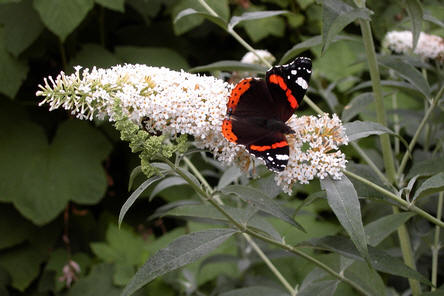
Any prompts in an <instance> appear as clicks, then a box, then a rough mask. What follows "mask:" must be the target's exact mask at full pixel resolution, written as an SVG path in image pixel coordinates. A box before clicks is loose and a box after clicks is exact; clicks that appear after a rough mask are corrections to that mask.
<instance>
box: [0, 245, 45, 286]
mask: <svg viewBox="0 0 444 296" xmlns="http://www.w3.org/2000/svg"><path fill="white" fill-rule="evenodd" d="M46 258H47V254H45V253H42V252H40V251H39V250H38V249H36V248H35V247H34V246H31V245H27V246H22V247H18V248H13V249H11V250H9V251H6V252H2V254H1V255H0V266H1V267H3V268H4V269H5V270H7V271H8V273H9V275H10V276H11V279H12V283H11V286H12V287H13V288H15V289H17V290H19V291H21V292H23V291H25V289H26V288H27V287H28V286H29V285H30V284H31V282H32V281H33V280H34V279H36V278H37V276H38V275H39V273H40V264H41V263H42V262H44V261H45V260H46Z"/></svg>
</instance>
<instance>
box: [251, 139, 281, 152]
mask: <svg viewBox="0 0 444 296" xmlns="http://www.w3.org/2000/svg"><path fill="white" fill-rule="evenodd" d="M285 146H288V142H287V141H281V142H277V143H274V144H273V145H271V146H270V145H265V146H257V145H250V149H251V150H256V151H266V150H270V149H276V148H282V147H285Z"/></svg>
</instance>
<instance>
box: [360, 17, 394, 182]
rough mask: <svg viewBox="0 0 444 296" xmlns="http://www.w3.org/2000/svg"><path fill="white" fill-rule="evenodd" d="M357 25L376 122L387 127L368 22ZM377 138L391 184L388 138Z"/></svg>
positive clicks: (386, 136)
mask: <svg viewBox="0 0 444 296" xmlns="http://www.w3.org/2000/svg"><path fill="white" fill-rule="evenodd" d="M359 24H360V26H361V32H362V39H363V41H364V46H365V51H366V54H367V60H368V66H369V72H370V78H371V80H372V88H373V95H374V98H375V105H376V117H377V121H378V122H379V123H380V124H382V125H384V126H387V119H386V115H385V108H384V101H383V96H382V87H381V78H380V75H379V67H378V61H377V59H376V52H375V46H374V42H373V36H372V32H371V28H370V22H369V21H367V20H363V19H360V20H359ZM379 138H380V141H381V147H382V157H383V159H384V165H385V170H386V175H387V178H388V180H389V181H390V183H392V184H393V183H394V181H395V178H396V173H395V163H394V160H393V155H392V148H391V146H390V138H389V135H388V134H383V135H380V136H379Z"/></svg>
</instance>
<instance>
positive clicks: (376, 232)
mask: <svg viewBox="0 0 444 296" xmlns="http://www.w3.org/2000/svg"><path fill="white" fill-rule="evenodd" d="M413 216H415V213H399V214H392V215H388V216H384V217H382V218H380V219H378V220H376V221H373V222H371V223H369V224H367V225H365V227H364V228H365V233H366V234H367V241H368V244H369V245H370V246H373V247H375V246H377V245H378V244H379V243H380V242H382V241H383V240H384V239H385V238H386V237H388V236H389V235H390V234H392V233H393V232H394V231H396V230H397V229H398V227H399V226H401V225H402V224H404V223H405V222H406V221H407V220H409V219H410V218H411V217H413Z"/></svg>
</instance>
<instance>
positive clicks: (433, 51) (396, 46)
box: [383, 31, 444, 63]
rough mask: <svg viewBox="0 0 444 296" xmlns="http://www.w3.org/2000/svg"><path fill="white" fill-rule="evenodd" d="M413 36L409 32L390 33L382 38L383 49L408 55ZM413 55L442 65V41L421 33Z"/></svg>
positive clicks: (443, 52) (443, 49) (443, 55)
mask: <svg viewBox="0 0 444 296" xmlns="http://www.w3.org/2000/svg"><path fill="white" fill-rule="evenodd" d="M412 44H413V36H412V32H410V31H391V32H388V33H387V35H386V36H385V37H384V41H383V47H384V48H388V49H389V50H391V51H393V52H395V53H399V54H408V53H409V52H410V51H411V50H412ZM414 53H415V54H417V55H418V56H420V57H421V58H422V59H430V60H436V61H438V62H440V63H444V39H443V38H441V37H439V36H436V35H430V34H426V33H424V32H421V33H420V35H419V39H418V44H417V46H416V48H415V50H414Z"/></svg>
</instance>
